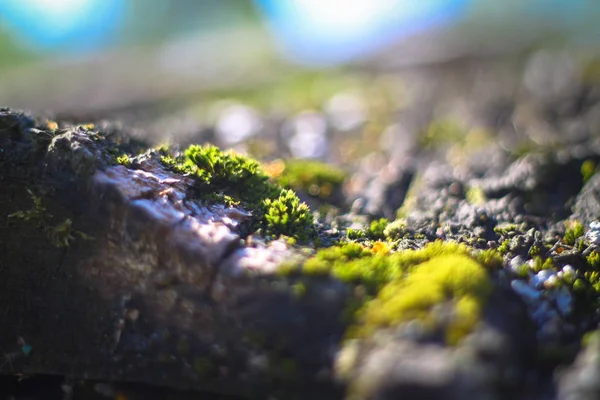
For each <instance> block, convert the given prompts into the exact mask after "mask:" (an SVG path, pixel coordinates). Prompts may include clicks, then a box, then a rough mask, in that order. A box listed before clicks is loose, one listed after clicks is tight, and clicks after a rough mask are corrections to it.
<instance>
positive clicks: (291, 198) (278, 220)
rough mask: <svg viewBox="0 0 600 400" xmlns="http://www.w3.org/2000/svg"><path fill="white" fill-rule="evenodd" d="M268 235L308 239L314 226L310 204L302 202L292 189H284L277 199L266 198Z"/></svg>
mask: <svg viewBox="0 0 600 400" xmlns="http://www.w3.org/2000/svg"><path fill="white" fill-rule="evenodd" d="M263 203H264V206H265V207H266V212H265V221H266V223H267V227H266V230H265V231H266V233H267V235H273V236H279V235H287V236H293V237H295V238H297V239H298V240H301V241H303V240H307V239H308V234H309V233H310V232H311V229H312V226H313V222H314V221H313V215H312V213H311V212H310V209H309V208H308V206H307V205H306V204H304V203H300V200H299V199H298V196H296V194H295V193H294V192H293V191H291V190H282V191H281V193H280V194H279V197H277V198H276V199H270V198H267V199H265V200H264V202H263Z"/></svg>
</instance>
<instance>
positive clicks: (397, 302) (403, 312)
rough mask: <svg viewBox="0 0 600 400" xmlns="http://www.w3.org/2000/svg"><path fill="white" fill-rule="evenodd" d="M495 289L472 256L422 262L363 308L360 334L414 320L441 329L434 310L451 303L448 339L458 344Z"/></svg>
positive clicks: (354, 332) (394, 280) (356, 332)
mask: <svg viewBox="0 0 600 400" xmlns="http://www.w3.org/2000/svg"><path fill="white" fill-rule="evenodd" d="M490 290H491V282H490V279H489V276H488V273H487V271H486V269H485V268H484V267H483V266H482V265H481V264H479V263H478V262H477V261H475V260H474V259H472V258H471V257H469V256H466V255H461V254H448V255H441V256H436V257H433V258H432V259H431V260H429V261H426V262H424V263H421V264H418V265H417V266H415V267H414V268H413V271H412V273H411V274H409V275H408V276H407V277H406V278H404V279H393V280H392V281H391V282H389V283H387V284H386V285H385V286H384V287H383V288H382V289H381V290H380V291H379V293H378V294H377V297H376V298H375V299H374V300H372V301H370V302H368V303H367V304H366V305H365V306H364V308H363V309H362V310H361V311H359V315H360V325H358V326H357V327H356V329H354V330H353V334H354V335H357V336H366V335H371V334H372V333H373V332H374V331H375V330H377V329H379V328H383V327H390V326H394V325H398V324H399V323H401V322H408V321H410V320H413V319H418V320H421V321H422V322H423V324H424V326H426V327H429V328H437V326H436V325H437V324H438V322H437V321H436V320H435V317H434V316H433V314H432V313H431V311H432V308H433V307H434V306H436V305H437V304H441V303H444V302H450V303H451V304H452V305H453V311H454V312H453V319H452V321H451V322H450V323H449V324H448V326H446V327H445V328H446V332H445V333H446V341H447V342H448V343H449V344H456V343H457V342H458V341H459V340H460V338H462V337H463V336H464V335H465V334H467V333H469V332H470V331H471V330H472V328H473V327H474V326H475V324H476V323H477V321H478V320H479V318H480V314H481V310H482V308H483V304H484V301H485V299H486V297H487V295H488V294H489V292H490Z"/></svg>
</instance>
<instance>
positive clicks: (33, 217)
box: [8, 189, 52, 228]
mask: <svg viewBox="0 0 600 400" xmlns="http://www.w3.org/2000/svg"><path fill="white" fill-rule="evenodd" d="M27 193H29V196H30V197H31V199H32V201H33V207H32V208H30V209H29V210H25V211H17V212H14V213H12V214H10V215H9V216H8V218H19V219H22V220H24V221H31V222H34V223H35V225H36V227H38V228H42V227H43V226H44V219H45V218H50V217H52V216H51V215H49V214H48V213H47V212H46V207H44V205H43V204H42V198H41V197H40V196H37V195H35V194H34V193H33V192H32V191H31V190H30V189H27Z"/></svg>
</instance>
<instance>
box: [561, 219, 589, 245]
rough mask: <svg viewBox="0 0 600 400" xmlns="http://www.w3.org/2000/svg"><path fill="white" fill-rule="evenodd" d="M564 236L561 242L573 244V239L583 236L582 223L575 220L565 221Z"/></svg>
mask: <svg viewBox="0 0 600 400" xmlns="http://www.w3.org/2000/svg"><path fill="white" fill-rule="evenodd" d="M565 227H566V231H565V236H564V237H563V242H564V243H565V244H568V245H570V246H573V245H574V244H575V241H576V240H577V239H579V238H580V237H582V236H583V234H584V227H583V224H582V223H581V222H579V221H577V220H573V221H568V222H565Z"/></svg>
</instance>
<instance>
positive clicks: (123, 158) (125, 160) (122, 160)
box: [115, 154, 131, 167]
mask: <svg viewBox="0 0 600 400" xmlns="http://www.w3.org/2000/svg"><path fill="white" fill-rule="evenodd" d="M115 161H116V162H117V164H120V165H123V166H125V167H129V166H130V165H131V159H130V158H129V156H128V155H127V154H123V155H120V156H119V157H117V158H116V159H115Z"/></svg>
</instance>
